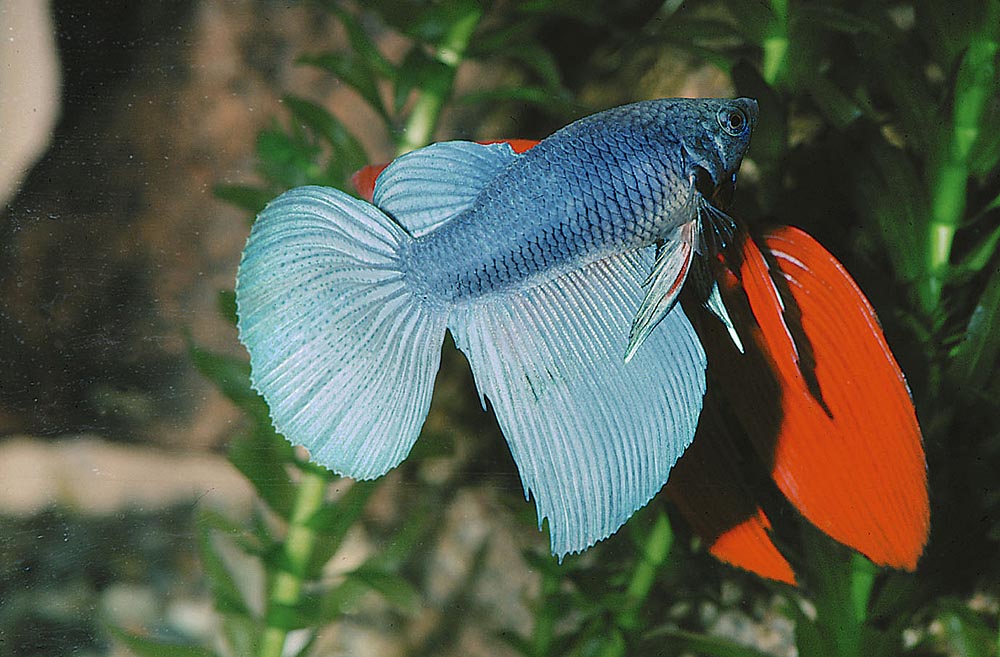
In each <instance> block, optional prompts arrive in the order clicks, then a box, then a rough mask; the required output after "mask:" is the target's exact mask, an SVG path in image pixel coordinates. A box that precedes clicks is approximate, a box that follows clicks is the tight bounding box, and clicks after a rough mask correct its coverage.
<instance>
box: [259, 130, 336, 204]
mask: <svg viewBox="0 0 1000 657" xmlns="http://www.w3.org/2000/svg"><path fill="white" fill-rule="evenodd" d="M319 154H320V148H319V146H318V145H317V144H315V143H311V142H310V141H309V140H308V139H307V137H306V135H305V134H304V133H303V132H302V130H301V129H300V128H299V127H298V126H296V127H295V130H294V132H293V133H292V134H289V133H287V132H285V131H283V130H281V129H280V128H278V127H277V126H273V127H271V128H266V129H264V130H261V131H260V133H258V135H257V156H258V157H259V158H260V171H261V173H262V174H263V175H264V176H265V177H266V178H267V179H268V180H271V181H273V182H274V183H275V184H276V185H278V186H280V187H283V188H285V189H288V188H291V187H299V186H301V185H306V184H308V183H310V182H314V181H315V180H316V179H317V178H319V177H320V176H321V174H322V169H321V168H320V166H319V164H318V163H317V161H316V160H317V158H318V157H319Z"/></svg>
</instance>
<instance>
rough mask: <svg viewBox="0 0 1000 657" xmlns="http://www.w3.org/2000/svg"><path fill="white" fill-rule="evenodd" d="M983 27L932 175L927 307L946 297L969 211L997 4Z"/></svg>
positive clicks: (992, 69)
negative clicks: (955, 245)
mask: <svg viewBox="0 0 1000 657" xmlns="http://www.w3.org/2000/svg"><path fill="white" fill-rule="evenodd" d="M991 7H992V8H993V10H992V11H991V14H992V15H991V16H990V19H989V20H988V21H987V26H986V27H985V28H984V30H983V32H982V33H981V34H980V35H979V36H978V37H977V38H975V39H973V41H972V43H970V44H969V47H968V49H967V50H966V51H965V55H964V56H963V57H962V61H961V64H960V66H959V70H958V77H957V80H956V83H955V97H954V103H953V110H952V120H951V126H950V130H949V132H948V134H947V136H946V137H945V139H943V140H942V142H941V146H940V147H939V148H940V149H941V151H940V155H939V162H940V164H939V166H938V167H937V169H936V170H935V171H934V172H933V174H932V177H931V181H930V182H931V184H930V187H931V225H930V227H929V231H928V234H927V250H926V267H927V276H926V283H925V284H924V287H923V289H922V290H921V302H922V304H923V306H924V310H925V311H928V312H931V311H933V310H934V309H935V308H937V306H938V303H939V302H940V300H941V290H942V287H943V286H944V279H945V276H946V274H947V269H948V264H949V262H950V261H951V246H952V243H953V242H954V240H955V232H956V231H957V230H958V227H959V225H960V224H961V221H962V217H963V216H964V215H965V200H966V185H967V184H968V180H969V173H970V172H969V160H970V156H971V154H972V149H973V147H974V146H975V143H976V141H977V140H978V139H979V133H980V120H981V117H982V115H983V111H984V110H985V109H986V105H987V101H988V99H989V98H990V96H991V94H992V90H993V88H994V84H995V81H996V78H997V76H996V64H995V60H996V54H997V50H998V49H1000V44H998V42H997V39H996V35H995V34H991V32H990V31H991V30H996V27H995V25H993V23H991V22H990V21H997V20H1000V16H997V15H996V14H1000V10H997V9H996V4H995V3H994V4H992V5H991Z"/></svg>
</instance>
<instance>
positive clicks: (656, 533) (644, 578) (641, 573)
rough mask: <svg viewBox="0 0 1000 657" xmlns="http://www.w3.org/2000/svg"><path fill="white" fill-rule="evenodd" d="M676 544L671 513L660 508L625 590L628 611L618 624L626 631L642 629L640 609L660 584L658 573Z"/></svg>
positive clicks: (623, 612) (619, 619) (625, 611)
mask: <svg viewBox="0 0 1000 657" xmlns="http://www.w3.org/2000/svg"><path fill="white" fill-rule="evenodd" d="M673 542H674V534H673V531H672V530H671V528H670V520H668V519H667V514H666V513H665V512H664V511H663V509H660V510H659V511H658V512H657V516H656V521H655V522H654V524H653V529H652V531H651V532H650V533H649V536H648V537H647V538H646V541H645V543H643V545H642V554H640V555H639V560H638V562H637V563H636V565H635V570H633V571H632V578H631V579H630V580H629V583H628V588H627V589H625V599H626V600H627V601H628V605H627V607H626V609H624V610H623V611H622V612H621V613H620V614H619V615H618V624H619V625H620V626H621V627H622V628H623V629H626V630H634V629H635V628H637V627H638V626H639V609H640V608H641V606H642V603H643V602H645V600H646V598H647V597H649V591H650V589H652V588H653V582H655V581H656V571H658V570H659V569H660V566H662V565H663V562H664V561H666V559H667V554H669V553H670V547H671V546H672V545H673Z"/></svg>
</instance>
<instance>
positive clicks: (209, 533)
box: [198, 514, 253, 618]
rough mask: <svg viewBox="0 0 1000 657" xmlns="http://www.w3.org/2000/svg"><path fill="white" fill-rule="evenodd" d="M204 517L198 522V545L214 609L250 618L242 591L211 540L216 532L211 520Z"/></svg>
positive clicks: (224, 613) (226, 613)
mask: <svg viewBox="0 0 1000 657" xmlns="http://www.w3.org/2000/svg"><path fill="white" fill-rule="evenodd" d="M202 517H206V518H207V521H206V522H199V524H198V546H199V554H200V555H201V564H202V567H203V568H204V569H205V577H206V579H207V580H208V585H209V588H210V589H211V591H212V597H213V599H214V601H215V608H216V610H217V611H218V612H219V613H220V614H223V615H228V614H232V615H236V616H245V617H247V618H252V617H253V614H252V613H251V611H250V608H249V606H248V605H247V603H246V601H245V600H244V599H243V592H242V591H241V590H240V588H239V586H237V584H236V579H235V577H233V574H232V573H231V572H230V571H229V567H228V565H227V564H226V562H225V559H223V558H222V555H221V554H220V553H219V551H218V550H217V549H216V547H215V544H214V542H213V534H215V533H217V532H216V530H215V529H214V527H213V521H212V519H211V518H210V517H207V516H206V515H204V514H203V516H202Z"/></svg>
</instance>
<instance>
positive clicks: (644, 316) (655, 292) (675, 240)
mask: <svg viewBox="0 0 1000 657" xmlns="http://www.w3.org/2000/svg"><path fill="white" fill-rule="evenodd" d="M697 228H698V222H697V221H689V222H688V223H686V224H682V225H680V226H678V227H677V228H675V229H674V231H673V232H672V233H671V234H670V236H669V237H668V238H667V239H666V240H664V241H663V243H662V244H661V245H660V246H658V247H657V249H656V261H655V262H654V263H653V266H652V268H651V270H650V273H649V276H647V277H646V280H645V281H644V282H643V287H645V288H646V296H645V297H643V299H642V303H641V304H640V305H639V310H637V311H636V314H635V318H634V319H633V320H632V329H631V330H630V331H629V336H628V348H627V349H626V350H625V362H626V363H627V362H629V361H630V360H632V358H633V357H634V356H635V354H636V352H637V351H638V350H639V347H640V346H642V343H643V342H645V340H646V338H648V337H649V334H650V333H652V331H653V329H654V328H656V325H657V324H659V323H660V322H661V321H663V318H664V317H666V316H667V314H669V313H670V311H671V309H673V307H674V304H676V303H677V295H678V294H680V291H681V288H682V287H683V286H684V279H685V278H687V275H688V272H689V271H690V270H691V258H692V256H693V255H694V241H695V238H696V236H697V235H696V234H697Z"/></svg>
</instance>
